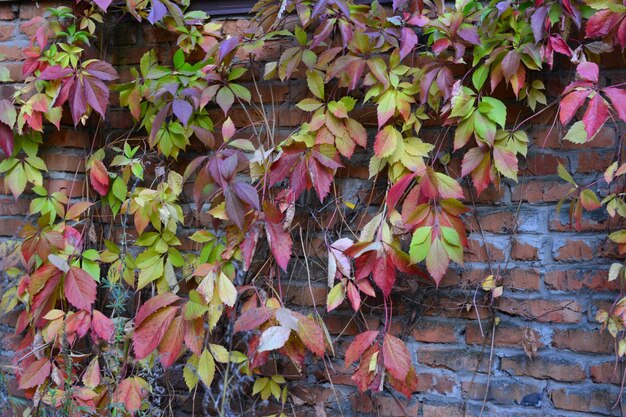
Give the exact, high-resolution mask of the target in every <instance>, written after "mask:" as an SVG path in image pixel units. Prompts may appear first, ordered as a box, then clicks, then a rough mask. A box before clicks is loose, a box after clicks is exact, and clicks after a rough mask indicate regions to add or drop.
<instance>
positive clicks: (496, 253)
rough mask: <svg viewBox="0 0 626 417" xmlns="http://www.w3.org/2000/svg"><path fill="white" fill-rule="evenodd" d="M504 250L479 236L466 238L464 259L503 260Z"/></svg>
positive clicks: (480, 260) (478, 260) (479, 260)
mask: <svg viewBox="0 0 626 417" xmlns="http://www.w3.org/2000/svg"><path fill="white" fill-rule="evenodd" d="M504 259H505V257H504V252H503V251H502V249H500V248H498V247H496V246H495V245H493V244H491V243H489V242H486V243H485V242H484V241H483V240H482V239H480V238H476V239H468V241H467V249H466V252H465V260H466V261H469V262H484V261H486V260H490V261H504Z"/></svg>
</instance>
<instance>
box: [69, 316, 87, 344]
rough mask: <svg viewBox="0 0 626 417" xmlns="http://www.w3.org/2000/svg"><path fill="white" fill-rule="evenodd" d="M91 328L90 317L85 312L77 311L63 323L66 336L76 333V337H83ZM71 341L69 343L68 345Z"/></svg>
mask: <svg viewBox="0 0 626 417" xmlns="http://www.w3.org/2000/svg"><path fill="white" fill-rule="evenodd" d="M90 326H91V317H90V316H89V313H88V312H87V311H84V310H81V311H77V312H76V313H74V314H70V315H68V317H67V320H66V322H65V329H66V331H67V333H68V335H72V336H73V334H74V333H76V334H77V335H78V337H83V336H85V335H86V334H87V332H88V331H89V327H90ZM71 342H73V340H71V341H70V343H71Z"/></svg>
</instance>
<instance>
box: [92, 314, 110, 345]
mask: <svg viewBox="0 0 626 417" xmlns="http://www.w3.org/2000/svg"><path fill="white" fill-rule="evenodd" d="M91 328H92V329H93V332H94V333H95V334H96V335H97V336H98V337H99V338H100V339H102V340H104V341H105V342H108V341H109V340H111V337H113V332H114V331H115V325H114V324H113V320H111V319H110V318H108V317H107V316H105V315H104V314H102V313H101V312H99V311H98V310H94V311H93V318H92V320H91Z"/></svg>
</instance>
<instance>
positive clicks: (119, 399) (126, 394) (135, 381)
mask: <svg viewBox="0 0 626 417" xmlns="http://www.w3.org/2000/svg"><path fill="white" fill-rule="evenodd" d="M148 388H149V387H148V383H147V382H146V381H145V380H144V379H143V378H140V377H136V376H134V377H130V378H126V379H125V380H123V381H122V382H121V383H120V384H119V385H118V386H117V389H116V390H115V392H114V393H113V399H112V402H113V403H115V404H123V405H125V406H126V411H128V412H129V413H131V414H133V413H134V412H135V411H138V410H139V409H141V402H142V401H143V400H144V399H145V398H146V397H147V396H148Z"/></svg>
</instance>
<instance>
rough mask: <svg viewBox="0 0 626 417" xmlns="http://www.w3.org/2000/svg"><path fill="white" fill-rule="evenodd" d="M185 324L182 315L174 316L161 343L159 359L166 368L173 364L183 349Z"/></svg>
mask: <svg viewBox="0 0 626 417" xmlns="http://www.w3.org/2000/svg"><path fill="white" fill-rule="evenodd" d="M183 325H184V323H183V317H182V316H176V317H174V319H173V320H172V324H170V326H169V328H168V329H167V332H166V333H165V336H164V337H163V340H162V341H161V344H160V345H159V352H160V353H161V355H160V356H159V359H160V360H161V364H162V365H163V368H164V369H167V368H169V367H170V366H172V364H173V363H174V362H175V361H176V359H178V357H179V356H180V352H181V351H182V349H183Z"/></svg>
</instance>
